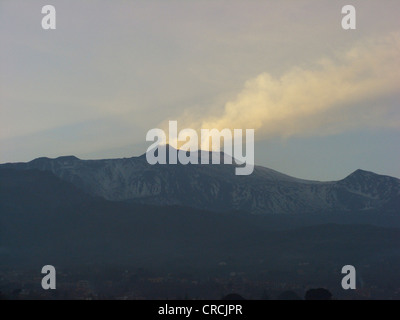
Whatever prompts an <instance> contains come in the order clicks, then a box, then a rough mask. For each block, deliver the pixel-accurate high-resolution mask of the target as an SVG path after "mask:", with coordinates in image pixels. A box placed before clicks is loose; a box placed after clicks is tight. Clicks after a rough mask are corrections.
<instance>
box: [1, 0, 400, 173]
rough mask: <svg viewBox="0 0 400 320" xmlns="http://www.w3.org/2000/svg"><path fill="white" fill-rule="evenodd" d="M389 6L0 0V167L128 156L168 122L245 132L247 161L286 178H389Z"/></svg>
mask: <svg viewBox="0 0 400 320" xmlns="http://www.w3.org/2000/svg"><path fill="white" fill-rule="evenodd" d="M349 3H351V4H352V5H353V6H354V7H355V8H356V22H357V24H356V30H344V29H343V28H342V26H341V20H342V17H343V16H344V15H343V14H342V13H341V9H342V7H343V6H344V5H347V4H349ZM47 4H52V5H53V6H54V7H55V9H56V30H43V29H42V27H41V20H42V18H43V16H44V15H43V14H42V13H41V9H42V7H43V6H44V5H47ZM399 14H400V2H399V1H397V0H393V1H390V0H384V1H376V0H373V1H370V0H362V1H361V0H352V1H340V0H335V1H332V0H283V1H261V0H258V1H235V0H233V1H232V0H229V1H220V0H216V1H210V0H197V1H184V0H180V1H173V0H169V1H161V0H160V1H154V0H148V1H119V0H115V1H106V0H103V1H89V0H85V1H77V0H72V1H56V0H54V1H37V0H29V1H28V0H24V1H19V0H12V1H11V0H2V1H0V47H1V50H0V163H4V162H17V161H30V160H32V159H34V158H37V157H41V156H47V157H51V158H54V157H58V156H62V155H75V156H77V157H79V158H81V159H100V158H121V157H131V156H138V155H141V154H143V153H144V152H145V151H146V150H147V148H148V146H149V145H150V144H151V142H147V141H146V133H147V132H148V131H149V130H150V129H152V128H167V124H168V121H169V120H177V121H178V130H181V129H184V128H193V129H195V130H198V131H199V130H200V129H201V128H210V129H211V128H217V129H219V130H221V129H223V128H230V129H233V128H241V129H246V128H252V129H255V138H256V142H255V163H256V164H258V165H262V166H266V167H269V168H272V169H274V170H277V171H280V172H283V173H286V174H289V175H292V176H295V177H299V178H304V179H313V180H338V179H342V178H344V177H345V176H347V175H348V174H350V173H351V172H353V171H354V170H356V169H358V168H361V169H364V170H369V171H373V172H376V173H380V174H386V175H391V176H395V177H398V178H400V165H399V164H400V148H399V138H400V109H399V108H400V104H399V102H400V19H399Z"/></svg>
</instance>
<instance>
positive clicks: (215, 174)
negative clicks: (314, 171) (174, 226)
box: [0, 155, 400, 214]
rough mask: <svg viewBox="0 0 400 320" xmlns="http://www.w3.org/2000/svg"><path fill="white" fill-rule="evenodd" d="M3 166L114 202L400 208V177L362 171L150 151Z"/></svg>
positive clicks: (261, 209)
mask: <svg viewBox="0 0 400 320" xmlns="http://www.w3.org/2000/svg"><path fill="white" fill-rule="evenodd" d="M0 168H14V169H18V170H27V169H39V170H42V171H50V172H52V173H54V174H55V175H56V176H58V177H59V178H61V179H63V180H65V181H68V182H71V183H72V184H74V185H75V186H76V187H78V188H80V189H81V190H83V191H84V192H86V193H88V194H91V195H94V196H100V197H103V198H104V199H107V200H114V201H135V202H141V203H148V204H154V205H184V206H189V207H193V208H200V209H206V210H213V211H232V210H238V211H247V212H251V213H255V214H281V213H315V212H331V211H350V210H352V211H354V210H357V211H360V210H362V211H370V210H379V211H384V212H385V213H393V214H397V213H399V211H400V180H399V179H396V178H392V177H388V176H381V175H377V174H374V173H372V172H366V171H362V170H357V171H355V172H354V173H352V174H351V175H349V176H348V177H346V178H345V179H343V180H340V181H332V182H318V181H308V180H301V179H296V178H293V177H290V176H287V175H284V174H282V173H279V172H276V171H274V170H271V169H268V168H264V167H260V166H256V167H255V169H254V172H253V173H252V174H251V175H249V176H236V175H235V172H234V169H235V165H229V164H221V165H211V164H210V165H191V164H189V165H180V164H177V165H159V164H157V165H153V166H152V165H149V164H148V163H147V161H146V158H145V156H144V155H143V156H140V157H132V158H123V159H109V160H80V159H78V158H76V157H73V156H68V157H59V158H56V159H49V158H38V159H35V160H33V161H31V162H28V163H9V164H3V165H0Z"/></svg>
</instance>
